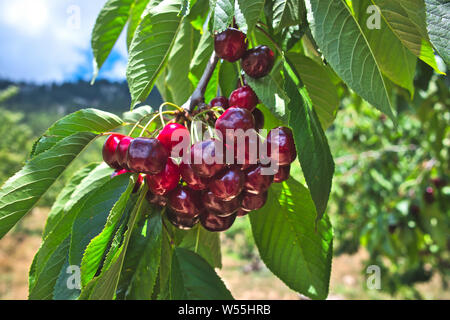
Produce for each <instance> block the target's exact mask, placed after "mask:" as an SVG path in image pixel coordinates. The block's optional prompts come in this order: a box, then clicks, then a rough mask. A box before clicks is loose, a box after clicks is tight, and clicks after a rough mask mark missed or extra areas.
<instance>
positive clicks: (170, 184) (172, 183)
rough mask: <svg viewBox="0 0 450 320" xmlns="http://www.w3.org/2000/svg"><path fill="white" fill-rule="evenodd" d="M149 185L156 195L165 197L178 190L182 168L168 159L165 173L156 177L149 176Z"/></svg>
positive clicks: (147, 177) (162, 172)
mask: <svg viewBox="0 0 450 320" xmlns="http://www.w3.org/2000/svg"><path fill="white" fill-rule="evenodd" d="M146 179H147V184H148V188H149V190H150V191H151V192H152V193H153V194H156V195H160V196H162V195H165V194H167V193H168V192H169V191H171V190H173V189H175V188H176V186H177V185H178V182H179V181H180V168H179V167H178V165H177V164H176V163H175V162H174V161H173V160H172V159H171V158H169V159H167V163H166V166H165V168H164V170H163V171H161V172H160V173H158V174H155V175H147V176H146Z"/></svg>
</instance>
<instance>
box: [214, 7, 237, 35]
mask: <svg viewBox="0 0 450 320" xmlns="http://www.w3.org/2000/svg"><path fill="white" fill-rule="evenodd" d="M210 8H211V9H212V10H213V14H214V16H213V30H214V32H217V33H220V32H222V31H224V30H225V29H226V28H228V27H229V26H230V25H231V23H232V22H233V17H234V0H210Z"/></svg>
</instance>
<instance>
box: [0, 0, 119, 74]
mask: <svg viewBox="0 0 450 320" xmlns="http://www.w3.org/2000/svg"><path fill="white" fill-rule="evenodd" d="M105 1H106V0H12V1H11V0H0V44H1V45H0V78H3V79H5V78H6V79H9V80H14V81H31V82H36V83H48V82H63V81H73V80H78V79H85V80H90V79H91V77H92V52H91V47H90V35H91V31H92V28H93V26H94V23H95V19H96V16H97V14H98V13H99V11H100V9H101V8H102V6H103V5H104V3H105ZM126 51H127V50H126V42H125V35H124V34H122V35H121V37H120V38H119V40H118V42H117V44H116V46H115V47H114V49H113V52H112V54H111V55H110V57H109V59H108V60H107V62H106V63H105V65H104V67H103V68H102V70H101V72H100V75H99V78H106V79H110V80H124V79H125V67H126V62H127V52H126Z"/></svg>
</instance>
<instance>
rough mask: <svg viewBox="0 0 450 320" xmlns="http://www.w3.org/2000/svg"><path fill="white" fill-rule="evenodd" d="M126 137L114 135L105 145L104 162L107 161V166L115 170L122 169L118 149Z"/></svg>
mask: <svg viewBox="0 0 450 320" xmlns="http://www.w3.org/2000/svg"><path fill="white" fill-rule="evenodd" d="M124 137H125V136H124V135H123V134H119V133H113V134H111V135H110V136H109V137H108V139H106V141H105V144H104V145H103V151H102V154H103V161H105V162H106V164H108V165H109V166H110V167H111V168H113V169H122V168H121V166H120V165H119V163H118V162H117V154H116V149H117V146H118V145H119V142H120V140H122V139H123V138H124Z"/></svg>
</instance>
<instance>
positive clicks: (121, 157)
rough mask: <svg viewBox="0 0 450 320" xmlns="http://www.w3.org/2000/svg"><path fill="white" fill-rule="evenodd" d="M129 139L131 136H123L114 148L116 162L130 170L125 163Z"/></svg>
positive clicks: (130, 139) (131, 139)
mask: <svg viewBox="0 0 450 320" xmlns="http://www.w3.org/2000/svg"><path fill="white" fill-rule="evenodd" d="M131 141H133V138H131V137H123V138H122V140H120V142H119V144H118V145H117V149H116V157H117V163H118V164H119V166H121V167H122V168H125V169H127V170H130V168H128V165H127V152H128V147H129V146H130V143H131Z"/></svg>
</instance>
